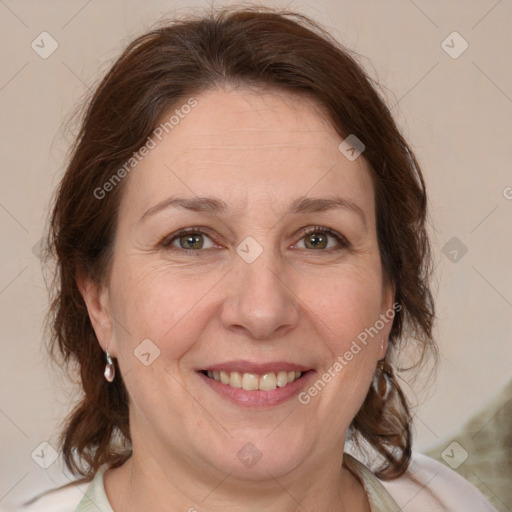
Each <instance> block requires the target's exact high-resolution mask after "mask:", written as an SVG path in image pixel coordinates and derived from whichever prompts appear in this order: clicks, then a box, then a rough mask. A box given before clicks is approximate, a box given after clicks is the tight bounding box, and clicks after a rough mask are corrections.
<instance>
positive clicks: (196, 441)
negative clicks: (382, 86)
mask: <svg viewBox="0 0 512 512" xmlns="http://www.w3.org/2000/svg"><path fill="white" fill-rule="evenodd" d="M425 219H426V193H425V187H424V182H423V178H422V175H421V171H420V169H419V167H418V164H417V162H416V160H415V157H414V155H413V153H412V151H411V150H410V148H409V147H408V145H407V143H406V142H405V140H404V139H403V137H402V136H401V134H400V133H399V131H398V129H397V127H396V125H395V123H394V121H393V119H392V117H391V115H390V113H389V110H388V109H387V108H386V106H385V105H384V103H383V101H382V100H381V99H380V97H379V95H378V94H377V92H376V90H375V88H374V86H373V85H372V83H371V81H370V79H369V78H368V77H367V76H366V75H365V73H364V72H363V71H362V69H361V68H360V67H359V66H358V64H357V63H356V62H355V60H354V59H353V58H352V57H351V56H350V55H349V53H348V51H347V50H345V49H344V48H342V47H341V46H340V45H339V44H338V43H336V42H335V41H334V40H333V39H332V38H331V37H330V36H329V35H328V34H327V33H325V32H324V31H323V30H322V29H321V28H320V27H319V26H317V25H316V24H315V23H314V22H312V21H311V20H308V19H306V18H305V17H303V16H300V15H297V14H294V13H287V12H277V11H272V10H270V9H262V8H259V9H244V10H223V11H220V12H217V13H215V14H212V15H209V16H205V17H204V18H201V17H198V18H190V19H185V20H181V21H176V22H175V23H172V24H169V25H166V26H164V27H162V28H161V29H158V30H155V31H153V32H150V33H148V34H146V35H144V36H142V37H140V38H138V39H137V40H136V41H134V42H133V43H132V44H131V45H130V46H129V47H128V48H127V50H126V51H125V52H124V53H123V55H122V56H121V57H120V58H119V60H118V61H117V62H116V64H115V65H114V66H113V67H112V69H111V70H110V71H109V72H108V74H107V75H106V77H105V78H104V80H103V81H102V83H101V84H100V86H99V87H98V89H97V90H96V91H95V93H94V95H93V97H92V99H91V101H90V103H89V104H88V107H87V110H86V112H85V115H84V119H83V124H82V127H81V131H80V134H79V136H78V139H77V141H76V144H75V146H74V148H73V153H72V158H71V161H70V164H69V166H68V169H67V171H66V174H65V176H64V178H63V180H62V183H61V185H60V188H59V190H58V193H57V196H56V201H55V205H54V210H53V216H52V219H51V224H50V236H49V240H50V247H51V249H52V250H53V254H54V256H55V257H56V259H57V268H58V273H57V278H56V281H55V288H54V302H53V308H52V312H53V316H52V324H51V325H52V332H53V344H52V348H53V349H54V351H57V350H58V351H59V352H60V353H61V354H62V355H63V356H64V359H65V361H66V362H76V363H78V365H79V368H80V375H81V379H82V386H83V391H84V394H83V398H82V400H81V401H80V403H79V404H78V405H77V407H76V409H75V410H74V411H73V412H72V414H71V415H70V417H69V420H68V423H67V425H66V428H65V429H64V432H63V434H62V450H63V454H64V458H65V461H66V463H67V465H68V468H69V469H70V470H71V471H73V472H74V473H75V474H77V475H82V476H83V477H84V478H83V480H82V488H84V489H85V488H86V489H87V490H86V495H85V496H84V498H83V499H82V500H81V501H80V503H78V502H77V503H76V508H74V507H75V505H73V508H74V509H75V510H77V511H80V512H83V511H86V510H98V509H100V510H103V511H112V510H114V511H116V512H117V511H123V512H130V511H135V510H154V511H159V510H167V511H168V510H183V511H185V510H188V511H194V510H197V511H216V510H245V511H247V510H249V511H253V510H254V511H256V510H258V511H260V510H280V511H288V510H289V511H292V510H293V511H295V510H318V511H346V510H350V511H370V510H371V511H373V512H375V511H398V510H402V509H403V510H414V511H423V510H424V511H427V510H428V511H429V512H431V511H433V510H465V511H471V510H475V511H476V510H478V511H483V510H493V509H492V507H491V506H490V505H488V504H487V502H486V501H485V499H484V498H483V497H482V496H481V495H480V494H479V493H478V491H476V489H474V488H473V487H472V486H471V485H470V484H468V483H466V482H465V481H464V480H462V479H461V478H460V477H458V476H457V475H456V474H455V473H453V472H451V471H450V470H448V469H447V468H446V467H445V466H443V465H441V464H439V463H436V462H434V461H432V460H430V459H427V458H426V457H423V456H419V455H418V456H416V455H415V456H411V453H412V452H411V446H412V436H411V414H410V411H409V407H408V404H407V400H406V399H405V397H404V395H403V393H402V391H401V389H400V386H399V382H398V376H397V372H398V370H397V368H398V356H399V352H400V351H401V350H402V349H404V348H405V347H407V349H408V353H413V354H415V355H416V357H417V361H416V363H417V366H418V367H419V365H420V364H421V363H422V362H424V361H428V360H434V361H435V358H436V354H437V352H436V347H435V342H434V340H433V338H432V323H433V318H434V306H433V301H432V297H431V293H430V290H429V284H428V279H429V273H430V268H431V265H430V256H429V243H428V239H427V235H426V229H425ZM346 441H353V442H355V444H356V445H358V446H359V447H360V452H355V453H358V457H359V458H360V459H361V461H360V460H358V459H356V458H355V457H353V456H351V455H349V454H348V453H345V452H346V450H347V449H348V444H347V443H346ZM364 461H366V464H367V465H365V464H363V462H364ZM367 466H368V467H367ZM91 480H92V482H91ZM84 482H86V484H84ZM89 482H90V483H89ZM84 486H85V487H84ZM68 491H69V490H68ZM59 492H60V493H61V494H60V495H58V494H57V495H55V494H54V495H53V496H52V497H51V498H48V499H51V500H53V501H52V503H54V504H55V503H58V502H59V496H60V499H61V503H63V502H64V499H65V498H64V495H63V494H62V492H63V491H59ZM32 506H33V507H34V506H37V504H35V505H32ZM73 508H69V509H66V508H62V509H63V510H72V509H73ZM55 509H56V507H54V510H55Z"/></svg>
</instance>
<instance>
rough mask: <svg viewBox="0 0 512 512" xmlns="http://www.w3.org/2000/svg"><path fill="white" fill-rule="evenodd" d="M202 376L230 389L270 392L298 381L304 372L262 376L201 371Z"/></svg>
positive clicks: (274, 373)
mask: <svg viewBox="0 0 512 512" xmlns="http://www.w3.org/2000/svg"><path fill="white" fill-rule="evenodd" d="M201 373H202V374H203V375H206V376H207V377H209V378H210V379H213V380H216V381H217V382H221V383H222V384H225V385H226V386H229V387H232V388H238V389H243V390H245V391H272V390H273V389H276V388H284V387H285V386H287V385H288V384H291V383H292V382H295V381H296V380H298V379H300V378H301V377H302V376H303V375H304V374H305V373H306V372H299V371H289V372H288V371H284V370H283V371H279V372H268V373H264V374H261V375H260V374H257V373H242V372H226V371H211V370H201Z"/></svg>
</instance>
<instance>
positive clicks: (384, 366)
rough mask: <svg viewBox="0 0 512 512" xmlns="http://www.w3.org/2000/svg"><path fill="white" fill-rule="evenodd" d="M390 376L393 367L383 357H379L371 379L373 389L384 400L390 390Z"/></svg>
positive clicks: (391, 375)
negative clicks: (375, 370) (375, 371)
mask: <svg viewBox="0 0 512 512" xmlns="http://www.w3.org/2000/svg"><path fill="white" fill-rule="evenodd" d="M392 378H393V368H392V367H391V365H390V364H389V363H388V362H387V361H386V360H385V359H380V360H379V362H378V363H377V373H376V375H375V377H374V380H373V389H374V390H375V392H376V393H377V394H378V395H379V397H380V398H381V399H382V400H386V398H387V397H388V395H389V392H390V391H391V385H392V383H391V382H390V381H391V379H392Z"/></svg>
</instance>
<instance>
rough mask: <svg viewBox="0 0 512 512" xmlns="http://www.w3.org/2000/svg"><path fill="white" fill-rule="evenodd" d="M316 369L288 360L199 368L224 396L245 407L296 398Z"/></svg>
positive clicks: (245, 362) (201, 373) (268, 404)
mask: <svg viewBox="0 0 512 512" xmlns="http://www.w3.org/2000/svg"><path fill="white" fill-rule="evenodd" d="M315 373H316V372H315V370H312V369H310V368H308V367H306V366H301V365H297V364H293V363H288V362H283V361H282V362H274V363H267V364H256V363H252V362H249V361H232V362H229V363H222V364H217V365H214V366H209V367H206V368H203V369H198V370H197V374H198V375H199V377H201V379H202V380H203V382H204V383H205V384H207V385H208V387H209V388H210V389H211V390H212V391H214V392H215V393H216V394H217V395H219V396H220V397H222V398H223V399H227V400H228V401H230V402H231V403H235V404H236V405H240V406H244V407H257V408H260V407H270V406H275V405H279V404H282V403H284V402H286V401H288V400H291V399H292V398H293V397H295V396H296V395H297V394H298V393H299V392H300V391H301V390H302V389H304V388H305V387H306V386H307V385H308V382H310V381H311V380H312V379H313V376H314V375H315Z"/></svg>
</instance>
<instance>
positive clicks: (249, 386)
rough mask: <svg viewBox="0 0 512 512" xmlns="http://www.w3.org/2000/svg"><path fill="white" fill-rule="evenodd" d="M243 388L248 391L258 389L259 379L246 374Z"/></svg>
mask: <svg viewBox="0 0 512 512" xmlns="http://www.w3.org/2000/svg"><path fill="white" fill-rule="evenodd" d="M242 387H243V388H244V389H246V390H247V391H253V390H255V389H258V377H257V376H256V375H254V374H252V373H244V376H243V377H242Z"/></svg>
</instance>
